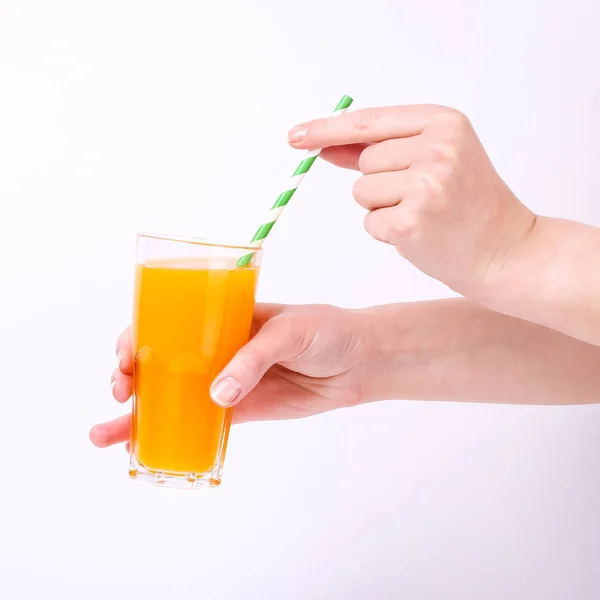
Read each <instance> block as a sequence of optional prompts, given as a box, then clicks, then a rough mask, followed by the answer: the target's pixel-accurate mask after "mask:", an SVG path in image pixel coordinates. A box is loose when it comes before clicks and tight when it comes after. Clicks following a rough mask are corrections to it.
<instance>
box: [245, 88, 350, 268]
mask: <svg viewBox="0 0 600 600" xmlns="http://www.w3.org/2000/svg"><path fill="white" fill-rule="evenodd" d="M352 102H353V100H352V98H350V96H344V97H343V98H342V99H341V100H340V101H339V102H338V104H337V106H336V107H335V110H334V111H333V116H337V115H343V114H344V113H345V112H346V111H347V110H348V107H349V106H350V105H351V104H352ZM321 150H322V148H318V149H316V150H310V151H309V152H307V154H306V156H305V158H304V159H303V160H302V161H301V162H300V164H299V165H298V167H297V168H296V170H295V171H294V174H293V175H292V177H291V179H290V182H289V184H288V185H287V187H286V190H285V191H284V192H282V193H281V194H279V197H278V198H277V200H276V201H275V204H273V206H272V207H271V210H270V211H269V214H268V215H267V218H266V219H265V220H264V221H263V225H261V226H260V227H259V228H258V229H257V230H256V233H255V234H254V237H253V238H252V239H251V240H250V244H249V245H250V246H252V247H254V248H260V247H261V246H262V244H263V242H264V241H265V238H266V237H267V236H268V235H269V232H270V231H271V229H273V225H275V223H276V222H277V219H278V218H279V215H281V213H282V212H283V209H284V208H285V206H286V205H287V203H288V202H289V201H290V200H291V199H292V196H293V195H294V192H295V191H296V190H297V189H298V186H299V185H300V183H301V182H302V180H303V179H304V176H305V175H306V173H308V170H309V169H310V168H311V167H312V165H313V163H314V162H315V160H317V156H319V154H320V153H321ZM253 256H254V252H251V253H250V254H245V255H244V256H242V257H241V258H240V259H239V260H238V261H237V266H238V267H245V266H246V265H248V264H249V263H250V261H251V260H252V257H253Z"/></svg>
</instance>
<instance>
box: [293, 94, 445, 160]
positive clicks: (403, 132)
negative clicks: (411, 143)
mask: <svg viewBox="0 0 600 600" xmlns="http://www.w3.org/2000/svg"><path fill="white" fill-rule="evenodd" d="M444 110H448V109H444V108H443V107H441V106H435V105H430V104H422V105H411V106H382V107H379V108H363V109H361V110H356V111H354V112H349V113H346V114H344V115H338V116H332V117H328V118H326V119H316V120H315V121H309V122H308V123H303V124H301V125H297V126H296V127H294V128H293V129H292V130H291V131H290V132H289V134H288V140H289V142H290V144H291V145H292V146H293V147H294V148H305V149H309V150H313V149H316V148H327V147H329V146H343V145H347V144H372V143H376V142H382V141H383V140H388V139H392V138H403V137H412V136H415V135H419V134H420V133H422V132H423V130H424V129H425V127H426V126H427V124H428V123H429V122H430V121H431V119H432V118H433V117H434V116H436V115H439V114H440V113H441V112H443V111H444Z"/></svg>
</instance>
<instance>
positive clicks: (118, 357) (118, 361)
mask: <svg viewBox="0 0 600 600" xmlns="http://www.w3.org/2000/svg"><path fill="white" fill-rule="evenodd" d="M122 358H123V355H122V354H121V351H120V350H119V351H118V352H117V364H118V365H119V368H121V359H122Z"/></svg>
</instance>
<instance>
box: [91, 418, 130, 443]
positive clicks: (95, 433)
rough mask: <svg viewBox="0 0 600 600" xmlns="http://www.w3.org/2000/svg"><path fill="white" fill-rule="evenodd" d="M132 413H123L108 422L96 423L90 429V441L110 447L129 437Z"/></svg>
mask: <svg viewBox="0 0 600 600" xmlns="http://www.w3.org/2000/svg"><path fill="white" fill-rule="evenodd" d="M130 427H131V415H129V414H128V415H123V416H122V417H118V418H117V419H113V420H112V421H108V422H107V423H100V424H99V425H94V427H92V429H91V430H90V441H91V442H92V444H94V446H96V447H98V448H108V447H109V446H114V445H115V444H119V443H121V442H126V441H127V440H128V439H129V431H130Z"/></svg>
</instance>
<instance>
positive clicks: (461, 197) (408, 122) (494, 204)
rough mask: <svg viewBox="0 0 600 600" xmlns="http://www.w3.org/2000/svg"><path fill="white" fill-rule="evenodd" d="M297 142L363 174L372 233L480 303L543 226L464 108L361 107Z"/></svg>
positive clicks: (360, 184)
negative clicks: (515, 190)
mask: <svg viewBox="0 0 600 600" xmlns="http://www.w3.org/2000/svg"><path fill="white" fill-rule="evenodd" d="M289 141H290V143H291V145H292V146H293V147H294V148H304V149H315V148H324V150H323V153H322V154H321V156H322V157H323V158H325V159H326V160H328V161H330V162H332V163H334V164H336V165H338V166H342V167H346V168H351V169H356V170H358V171H360V172H361V173H362V174H363V175H362V177H360V178H359V179H358V181H357V182H356V184H355V185H354V190H353V195H354V198H355V200H356V201H357V202H358V203H359V204H360V205H361V206H363V207H364V208H366V209H367V210H368V211H369V212H368V213H367V215H366V217H365V229H366V230H367V232H368V233H369V234H370V235H372V236H373V237H374V238H376V239H377V240H380V241H383V242H385V243H388V244H391V245H393V246H395V247H396V249H397V250H398V252H399V253H400V254H401V255H402V256H404V257H405V258H407V259H408V260H409V261H410V262H412V263H413V264H414V265H415V266H416V267H417V268H419V269H420V270H421V271H423V272H425V273H427V274H428V275H431V276H432V277H435V278H436V279H439V280H440V281H442V282H444V283H445V284H447V285H448V286H450V287H451V288H453V289H454V290H455V291H457V292H459V293H461V294H463V295H467V296H470V297H472V298H474V299H479V298H480V296H485V295H487V294H488V293H489V292H488V289H487V288H488V287H491V285H492V282H493V279H494V276H495V274H497V273H498V272H500V271H501V270H503V269H505V268H506V267H507V266H508V263H509V262H510V260H511V257H512V254H513V251H514V250H516V249H517V248H518V247H519V245H520V244H521V242H523V240H524V239H525V238H527V236H528V235H529V233H530V232H531V231H532V229H533V227H534V225H535V222H536V218H535V215H534V214H533V213H532V212H531V211H530V210H528V209H527V208H526V207H525V206H524V205H523V204H522V203H521V202H520V201H519V200H518V199H517V198H516V196H515V195H514V194H513V193H512V192H511V191H510V189H509V188H508V187H507V186H506V184H505V183H504V182H503V181H502V179H501V178H500V176H499V175H498V173H497V172H496V171H495V169H494V167H493V165H492V163H491V162H490V160H489V158H488V156H487V154H486V152H485V150H484V149H483V146H482V145H481V142H480V141H479V139H478V137H477V135H476V134H475V131H474V130H473V128H472V126H471V123H470V122H469V120H468V119H467V118H466V117H465V116H464V115H463V114H462V113H460V112H458V111H456V110H453V109H450V108H445V107H440V106H396V107H386V108H373V109H365V110H358V111H356V112H352V113H347V114H345V115H342V116H337V117H331V118H328V119H319V120H316V121H312V122H310V123H305V124H304V125H299V126H297V127H295V128H294V129H292V130H291V131H290V133H289Z"/></svg>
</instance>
